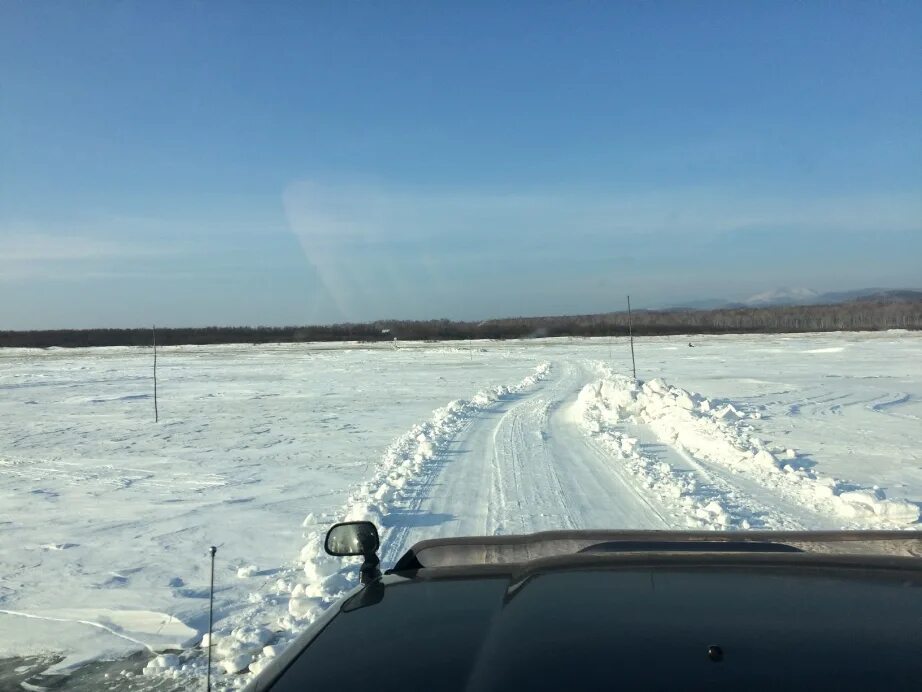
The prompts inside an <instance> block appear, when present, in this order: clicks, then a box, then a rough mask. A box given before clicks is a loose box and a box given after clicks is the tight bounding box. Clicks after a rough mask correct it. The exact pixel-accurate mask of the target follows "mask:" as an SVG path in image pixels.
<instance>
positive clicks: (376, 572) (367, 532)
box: [323, 521, 381, 584]
mask: <svg viewBox="0 0 922 692" xmlns="http://www.w3.org/2000/svg"><path fill="white" fill-rule="evenodd" d="M379 546H380V540H379V539H378V529H377V528H376V527H375V525H374V524H372V523H371V522H370V521H346V522H343V523H341V524H334V525H333V527H332V528H331V529H330V530H329V531H327V538H326V540H325V541H324V543H323V549H324V550H326V552H327V555H333V556H334V557H349V556H354V555H361V556H362V557H364V558H365V562H363V563H362V570H361V572H360V575H361V580H362V583H363V584H368V583H370V582H372V581H374V580H375V579H377V578H378V577H380V576H381V570H380V569H378V565H379V564H381V561H380V560H379V559H378V555H377V552H378V547H379Z"/></svg>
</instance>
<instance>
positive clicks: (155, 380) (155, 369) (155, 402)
mask: <svg viewBox="0 0 922 692" xmlns="http://www.w3.org/2000/svg"><path fill="white" fill-rule="evenodd" d="M151 332H152V333H153V336H154V423H159V422H160V414H159V412H158V411H157V325H154V326H153V327H152V328H151Z"/></svg>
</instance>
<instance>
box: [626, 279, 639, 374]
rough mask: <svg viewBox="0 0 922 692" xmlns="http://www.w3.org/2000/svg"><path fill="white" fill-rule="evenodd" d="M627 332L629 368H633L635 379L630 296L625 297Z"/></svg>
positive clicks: (635, 367) (635, 366) (635, 368)
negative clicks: (629, 355)
mask: <svg viewBox="0 0 922 692" xmlns="http://www.w3.org/2000/svg"><path fill="white" fill-rule="evenodd" d="M627 333H628V335H629V336H630V337H631V368H632V369H633V370H634V379H635V380H636V379H637V363H636V362H635V361H634V326H633V324H632V321H631V297H630V296H628V297H627Z"/></svg>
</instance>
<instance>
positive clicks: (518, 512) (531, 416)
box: [383, 361, 669, 564]
mask: <svg viewBox="0 0 922 692" xmlns="http://www.w3.org/2000/svg"><path fill="white" fill-rule="evenodd" d="M597 378H598V373H597V372H596V370H595V369H594V368H593V367H592V366H591V365H590V364H589V363H585V362H578V361H557V362H553V363H552V364H551V368H550V374H549V376H548V377H547V378H546V379H544V380H542V381H541V382H539V383H538V384H537V385H536V386H535V387H534V388H533V389H532V390H531V391H526V392H522V393H520V394H515V395H510V396H507V397H505V398H503V399H501V400H500V401H498V402H497V403H496V404H495V405H494V406H492V407H490V408H489V409H487V410H484V411H482V412H480V413H478V414H477V415H475V416H473V417H472V418H471V419H470V421H469V422H468V424H467V425H466V426H465V427H464V428H463V430H461V431H460V432H459V433H458V434H457V435H456V437H455V438H454V439H453V440H452V441H451V442H450V443H449V444H448V445H447V446H446V448H445V449H444V450H442V451H441V452H440V453H439V454H438V456H437V458H436V459H434V460H433V461H432V463H431V464H430V465H429V467H428V468H427V469H426V471H425V472H424V474H423V475H422V477H421V478H420V479H419V480H418V482H416V483H414V484H413V485H412V486H411V487H410V489H409V492H408V493H407V495H406V496H405V498H404V504H403V505H402V506H401V507H400V509H399V510H398V511H396V512H395V515H396V516H395V517H394V519H393V521H394V522H395V523H399V525H396V526H394V527H393V528H391V529H390V530H389V531H388V533H387V536H386V545H385V549H384V554H383V559H384V562H385V564H391V563H393V562H395V561H396V560H397V558H399V557H400V555H401V554H403V552H405V551H406V549H407V548H409V546H410V545H412V543H414V542H415V541H417V540H420V539H421V538H435V537H440V536H465V535H494V534H513V533H529V532H532V531H543V530H553V529H576V528H615V527H631V528H650V529H654V528H666V527H668V526H669V522H668V519H666V518H664V517H663V516H662V515H661V514H660V512H659V511H658V509H657V508H656V506H655V505H654V504H653V503H651V500H650V498H648V497H647V496H646V495H645V494H644V493H643V492H641V491H639V489H638V488H637V486H636V485H635V484H634V483H633V482H632V481H631V479H630V477H629V476H627V475H626V474H624V473H623V472H622V471H621V470H620V469H619V468H618V466H616V465H613V464H612V463H611V457H610V456H609V455H608V454H607V453H606V452H605V451H604V450H603V449H601V448H600V447H599V446H598V445H596V444H595V443H593V441H592V440H591V439H590V438H589V437H588V436H587V435H586V433H585V432H584V431H583V430H582V429H581V425H580V420H579V418H578V416H577V413H576V411H575V410H574V407H575V405H576V399H577V396H578V394H579V392H580V390H581V389H582V388H583V387H584V386H585V385H586V384H587V383H588V382H590V381H592V380H593V379H597ZM385 527H386V528H388V527H387V524H386V525H385Z"/></svg>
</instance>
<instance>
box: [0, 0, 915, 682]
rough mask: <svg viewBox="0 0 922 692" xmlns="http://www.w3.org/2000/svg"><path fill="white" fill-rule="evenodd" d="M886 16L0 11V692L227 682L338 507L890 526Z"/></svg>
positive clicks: (600, 9)
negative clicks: (209, 679)
mask: <svg viewBox="0 0 922 692" xmlns="http://www.w3.org/2000/svg"><path fill="white" fill-rule="evenodd" d="M920 22H922V6H920V5H918V4H913V3H897V2H892V3H841V4H837V5H836V6H827V5H824V4H820V3H799V2H775V3H766V4H763V5H757V4H753V3H741V4H733V3H705V4H690V3H689V4H684V3H623V4H621V3H613V4H606V3H569V2H535V3H527V4H524V3H512V4H503V3H492V4H491V3H444V4H438V3H413V2H405V3H383V4H381V3H378V4H375V3H362V2H359V3H348V4H345V5H343V4H341V3H335V2H315V3H307V4H304V3H239V2H216V1H214V2H210V1H206V2H197V3H166V4H164V3H133V2H121V3H108V4H107V3H64V2H54V1H52V0H49V1H47V2H37V3H36V2H32V3H24V2H5V3H0V91H2V98H0V508H2V511H0V688H2V689H7V688H9V689H17V688H20V687H22V686H25V688H26V689H34V688H42V687H44V688H54V689H86V690H91V689H103V688H106V689H111V690H127V689H132V690H148V689H151V690H153V689H156V690H170V689H185V688H188V687H194V686H199V685H201V683H202V681H203V680H204V678H205V677H206V675H207V671H208V670H209V663H208V658H209V655H210V658H211V664H210V670H211V675H212V685H213V686H214V687H215V688H216V689H229V688H232V687H235V686H241V685H242V684H244V683H245V682H246V681H247V680H250V679H252V678H253V676H254V675H256V674H258V672H259V671H260V670H263V669H264V668H265V667H266V666H267V665H268V663H269V662H270V661H271V660H272V659H273V658H275V657H277V656H278V655H280V654H281V653H282V652H283V651H284V650H285V647H286V646H287V645H288V644H289V643H290V642H291V641H292V640H293V639H294V638H295V637H296V636H297V635H298V634H299V633H301V632H304V631H305V629H306V628H308V627H309V626H310V625H311V624H312V623H315V622H316V621H317V620H318V618H320V617H322V616H323V614H324V613H325V612H326V611H327V610H328V609H329V608H330V606H331V604H333V603H335V602H336V601H337V599H338V598H340V597H341V596H342V595H343V594H344V593H346V592H347V591H348V590H349V589H351V588H353V587H354V586H355V585H356V584H358V582H359V573H358V567H357V565H356V564H354V562H355V560H353V559H346V560H342V559H339V558H336V559H334V558H331V557H328V556H326V555H325V554H324V551H323V537H324V534H325V532H326V530H327V529H328V528H329V527H330V526H331V525H332V524H333V523H335V522H339V521H350V520H370V521H372V522H374V523H375V525H376V526H377V529H378V532H379V535H380V546H381V547H380V551H379V556H380V558H381V567H382V568H383V569H386V568H388V567H391V566H393V565H394V564H395V563H396V562H397V560H398V559H399V558H400V557H401V556H402V555H403V554H404V553H406V551H407V550H409V549H410V547H411V546H412V545H413V544H414V543H416V542H417V541H421V540H425V539H430V538H447V537H460V536H478V535H486V536H503V535H512V534H523V533H532V532H536V531H559V530H568V529H575V530H586V529H600V530H641V529H651V530H652V529H659V530H673V531H674V530H692V531H752V530H756V531H818V530H824V531H830V530H841V529H873V530H890V529H893V530H917V529H918V528H919V527H920V507H922V452H920V449H919V431H920V429H922V428H920V423H922V403H920V402H922V336H920V332H919V329H920V328H922V273H920V267H922V262H920V260H922V167H920V162H922V129H920V122H922V118H920V115H922V92H920V90H919V88H918V87H919V75H920V74H922V43H920V33H919V30H918V27H919V26H920ZM212 547H213V548H214V549H212ZM209 629H211V630H212V634H211V636H209V635H208V632H209Z"/></svg>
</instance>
